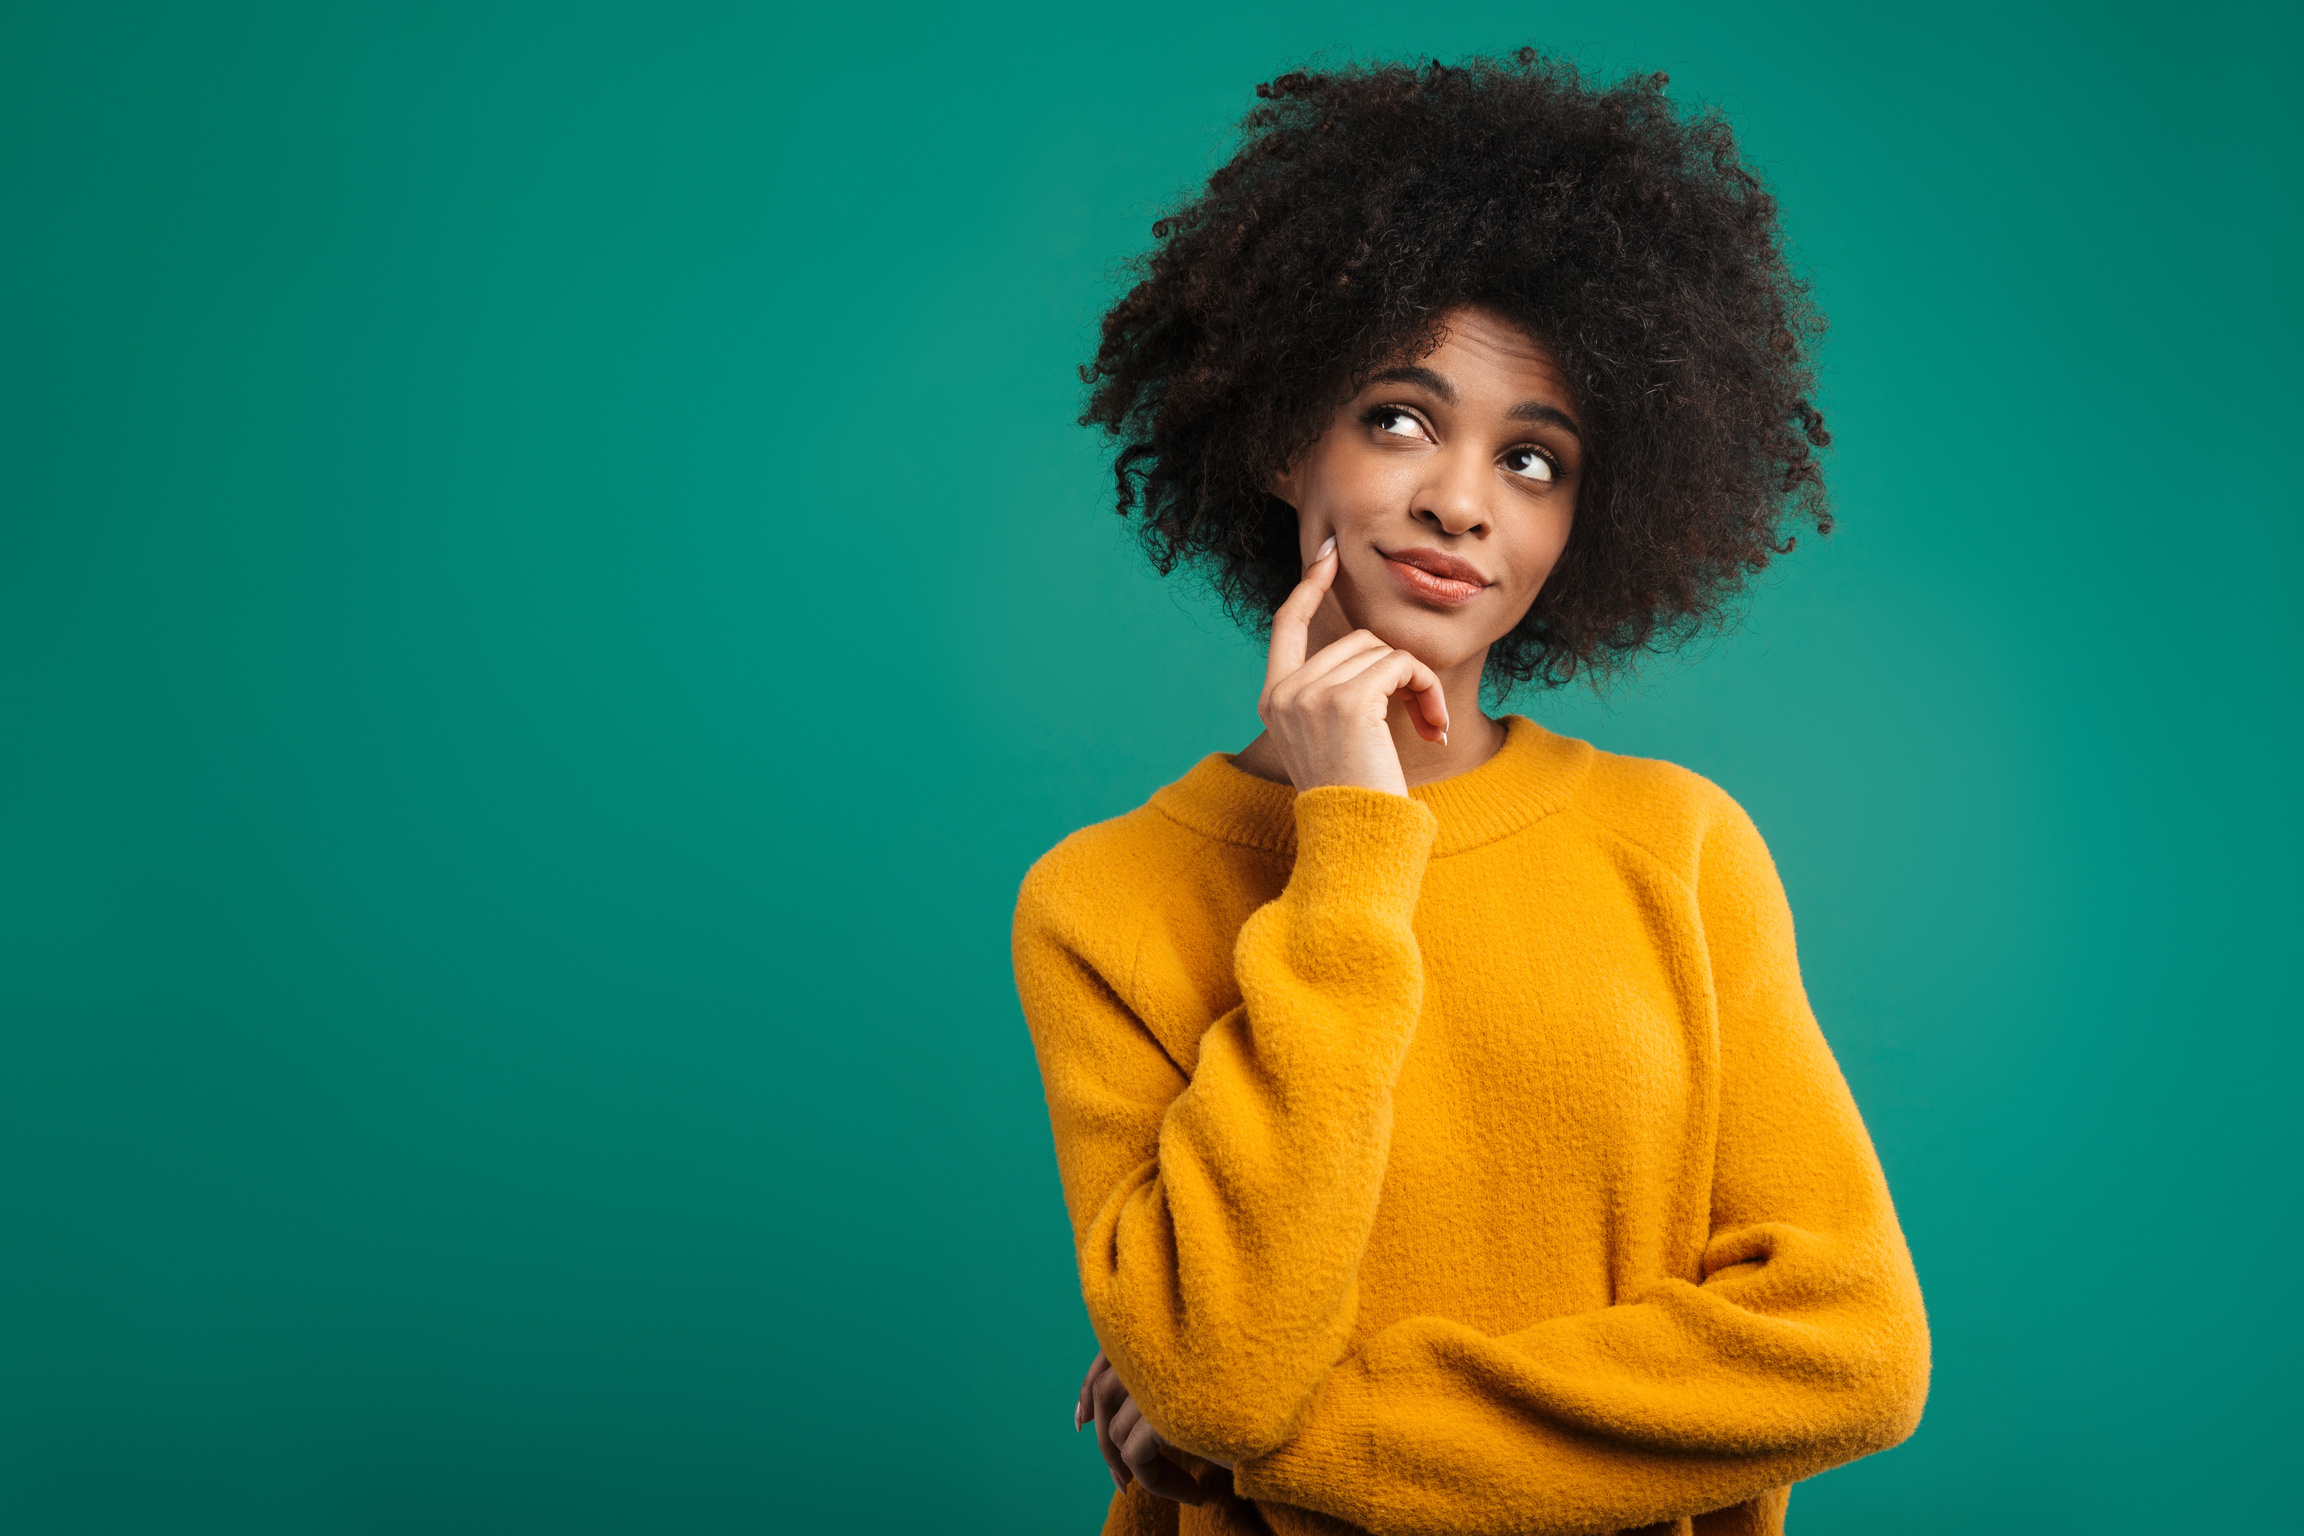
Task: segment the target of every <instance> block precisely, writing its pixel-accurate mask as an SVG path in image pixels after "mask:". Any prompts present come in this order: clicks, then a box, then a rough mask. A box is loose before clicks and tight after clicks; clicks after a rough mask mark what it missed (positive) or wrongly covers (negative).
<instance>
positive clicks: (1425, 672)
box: [1256, 534, 1448, 795]
mask: <svg viewBox="0 0 2304 1536" xmlns="http://www.w3.org/2000/svg"><path fill="white" fill-rule="evenodd" d="M1337 564H1338V561H1337V558H1336V539H1335V536H1334V535H1333V534H1331V535H1330V536H1329V538H1328V542H1327V543H1325V544H1323V545H1321V546H1320V553H1318V554H1317V555H1314V556H1313V557H1312V563H1311V564H1310V565H1308V566H1306V567H1305V568H1304V579H1303V580H1302V581H1300V582H1298V583H1297V584H1296V590H1295V591H1293V592H1291V593H1289V594H1288V600H1287V601H1286V602H1284V603H1282V604H1281V605H1280V608H1279V611H1278V612H1276V613H1274V614H1273V615H1272V650H1271V654H1270V656H1269V658H1268V659H1267V660H1266V662H1265V664H1264V692H1263V693H1262V695H1261V696H1259V697H1258V698H1257V700H1256V713H1257V715H1258V716H1259V717H1260V718H1261V719H1262V720H1263V722H1264V730H1265V733H1266V735H1268V736H1269V737H1270V738H1271V739H1272V742H1273V745H1274V746H1275V747H1277V748H1278V749H1279V753H1280V761H1281V762H1282V764H1284V765H1285V766H1286V768H1287V770H1288V780H1289V782H1290V783H1292V784H1294V785H1295V786H1296V790H1297V792H1298V793H1299V794H1301V793H1303V792H1304V791H1305V790H1308V789H1318V788H1320V787H1322V786H1323V785H1329V784H1349V785H1357V786H1359V787H1360V788H1362V789H1376V790H1382V791H1384V792H1385V793H1386V794H1393V795H1405V794H1407V793H1408V778H1407V775H1406V774H1404V773H1402V772H1401V769H1400V751H1399V749H1398V748H1397V747H1395V746H1394V745H1393V744H1392V730H1391V727H1390V725H1389V724H1387V718H1388V716H1389V715H1390V713H1391V708H1392V696H1393V695H1394V694H1396V693H1401V692H1406V693H1407V694H1408V695H1409V698H1408V718H1409V719H1410V720H1411V721H1413V722H1414V723H1415V726H1416V734H1417V735H1419V736H1421V737H1423V738H1424V739H1425V740H1426V741H1436V742H1446V741H1447V740H1448V701H1447V699H1446V697H1445V696H1444V695H1443V694H1442V693H1441V691H1440V678H1439V676H1438V675H1437V674H1436V673H1434V672H1433V670H1432V669H1431V668H1430V667H1428V666H1426V665H1424V663H1423V662H1421V661H1418V660H1417V659H1416V658H1415V657H1414V656H1411V655H1409V654H1408V653H1407V652H1406V651H1398V650H1394V649H1393V648H1392V647H1391V646H1389V645H1386V644H1385V643H1384V642H1383V641H1381V640H1379V639H1377V638H1376V637H1375V636H1374V635H1372V634H1370V633H1368V631H1366V630H1364V629H1356V630H1354V631H1352V633H1350V634H1348V635H1346V636H1345V637H1344V638H1343V639H1341V640H1339V641H1337V642H1335V643H1334V644H1333V645H1327V646H1323V647H1321V649H1320V651H1319V653H1318V654H1317V655H1315V656H1313V657H1312V659H1311V660H1309V661H1307V660H1305V659H1304V650H1305V647H1306V646H1307V645H1309V644H1310V643H1311V632H1312V615H1313V614H1314V613H1315V612H1317V611H1318V610H1319V607H1320V601H1321V599H1322V598H1324V597H1326V596H1327V595H1328V589H1329V587H1330V586H1331V585H1332V584H1333V583H1334V582H1335V580H1336V567H1337Z"/></svg>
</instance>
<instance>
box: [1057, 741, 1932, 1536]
mask: <svg viewBox="0 0 2304 1536" xmlns="http://www.w3.org/2000/svg"><path fill="white" fill-rule="evenodd" d="M1506 725H1507V731H1508V734H1507V737H1506V742H1505V745H1504V747H1503V748H1502V749H1501V750H1500V751H1499V752H1498V753H1497V754H1496V756H1495V757H1493V758H1491V759H1490V760H1489V761H1488V762H1487V763H1485V764H1483V765H1481V766H1480V767H1479V768H1477V769H1475V770H1473V771H1472V772H1470V773H1467V774H1463V775H1461V776H1459V777H1457V778H1453V779H1447V780H1443V781H1441V782H1439V783H1436V784H1429V785H1425V786H1423V787H1421V788H1418V789H1416V790H1414V791H1412V792H1411V794H1410V796H1409V798H1406V799H1403V798H1401V797H1399V796H1397V795H1387V794H1382V793H1379V792H1377V791H1374V790H1365V789H1341V788H1329V789H1315V790H1312V791H1310V792H1308V793H1305V794H1302V795H1298V794H1296V793H1295V792H1294V791H1293V790H1291V789H1289V788H1287V787H1286V786H1284V785H1278V784H1272V783H1268V782H1266V781H1264V780H1261V779H1258V778H1255V777H1253V776H1251V775H1249V774H1247V773H1244V772H1242V771H1241V770H1240V769H1239V768H1236V767H1234V766H1233V765H1232V763H1231V760H1230V759H1229V758H1227V757H1224V756H1222V755H1212V756H1210V757H1207V758H1205V759H1203V760H1202V761H1201V762H1200V764H1199V765H1198V766H1197V767H1195V768H1194V769H1193V770H1192V771H1191V772H1190V773H1188V774H1186V775H1185V776H1184V777H1183V778H1182V779H1180V780H1178V781H1177V782H1176V783H1174V784H1171V785H1169V786H1168V787H1167V788H1165V789H1162V790H1160V791H1159V792H1158V793H1157V794H1155V795H1154V796H1153V797H1152V799H1151V801H1150V803H1148V804H1147V805H1145V806H1143V807H1141V808H1139V809H1138V810H1135V811H1132V812H1130V813H1129V814H1127V815H1125V816H1122V817H1119V818H1117V819H1115V820H1112V821H1108V822H1104V823H1102V824H1100V825H1098V826H1093V827H1089V828H1086V829H1085V830H1083V831H1080V832H1076V833H1074V834H1073V835H1072V836H1071V837H1068V838H1066V839H1065V840H1064V841H1063V842H1062V843H1061V844H1059V845H1058V846H1057V847H1056V848H1055V849H1054V850H1052V851H1051V852H1049V853H1048V854H1047V855H1046V856H1045V857H1043V858H1042V859H1041V860H1040V861H1039V862H1038V863H1037V864H1036V865H1034V866H1033V868H1032V871H1031V873H1030V874H1029V875H1028V876H1027V877H1026V878H1025V881H1024V887H1023V892H1022V896H1021V899H1020V900H1019V902H1018V904H1017V910H1016V927H1015V959H1016V981H1017V988H1018V991H1019V993H1020V994H1021V996H1022V999H1023V1004H1024V1015H1025V1019H1026V1021H1027V1023H1028V1024H1029V1026H1030V1029H1031V1033H1032V1042H1033V1046H1034V1048H1035V1050H1036V1051H1037V1052H1038V1054H1039V1061H1040V1071H1041V1076H1042V1081H1043V1083H1044V1084H1045V1086H1046V1089H1047V1095H1048V1111H1049V1118H1050V1120H1051V1122H1052V1123H1053V1125H1054V1128H1055V1135H1056V1157H1057V1165H1058V1168H1059V1171H1060V1173H1061V1175H1062V1179H1063V1185H1064V1198H1065V1202H1066V1204H1067V1206H1068V1207H1069V1209H1070V1212H1071V1217H1072V1229H1073V1233H1074V1236H1075V1238H1076V1239H1077V1248H1078V1257H1079V1263H1080V1281H1081V1290H1082V1293H1083V1294H1084V1296H1085V1297H1086V1299H1087V1304H1088V1316H1089V1319H1090V1321H1091V1322H1092V1323H1093V1325H1094V1327H1095V1330H1096V1336H1097V1338H1098V1339H1099V1340H1100V1341H1101V1342H1102V1343H1103V1346H1104V1350H1105V1353H1106V1354H1107V1355H1108V1356H1109V1357H1110V1359H1111V1361H1112V1364H1113V1366H1114V1368H1115V1369H1116V1370H1117V1371H1118V1372H1119V1375H1120V1379H1121V1380H1122V1381H1123V1382H1124V1383H1126V1384H1127V1386H1128V1388H1129V1390H1130V1391H1131V1392H1132V1393H1133V1394H1134V1396H1135V1397H1136V1400H1137V1403H1138V1405H1139V1407H1140V1409H1141V1411H1142V1412H1143V1414H1144V1416H1145V1418H1146V1419H1148V1420H1149V1421H1150V1422H1151V1423H1152V1425H1153V1426H1154V1427H1155V1428H1156V1429H1158V1430H1159V1431H1160V1432H1161V1433H1162V1434H1163V1435H1165V1436H1167V1438H1168V1439H1170V1440H1171V1441H1173V1442H1175V1443H1176V1444H1177V1445H1178V1446H1180V1447H1183V1448H1184V1449H1186V1450H1188V1451H1196V1452H1202V1453H1207V1454H1211V1455H1215V1456H1219V1457H1222V1458H1224V1459H1225V1460H1227V1461H1236V1462H1237V1463H1238V1469H1237V1471H1236V1473H1235V1478H1234V1486H1235V1491H1236V1494H1237V1495H1238V1496H1237V1497H1226V1498H1223V1499H1220V1500H1215V1501H1212V1502H1210V1503H1207V1504H1203V1505H1199V1506H1196V1507H1194V1506H1179V1505H1175V1504H1170V1503H1167V1502H1165V1501H1163V1500H1159V1499H1155V1498H1153V1497H1152V1496H1150V1495H1149V1494H1146V1493H1145V1492H1144V1491H1143V1490H1142V1488H1141V1487H1140V1486H1139V1485H1136V1484H1134V1483H1131V1484H1130V1486H1129V1487H1128V1489H1127V1490H1125V1491H1124V1492H1122V1493H1120V1494H1117V1495H1115V1497H1114V1499H1113V1504H1112V1510H1111V1514H1110V1517H1109V1518H1108V1520H1107V1523H1106V1525H1105V1530H1106V1531H1107V1532H1108V1533H1118V1532H1128V1533H1140V1536H1149V1533H1154V1532H1161V1533H1166V1532H1177V1533H1179V1536H1191V1533H1206V1532H1240V1533H1260V1532H1262V1531H1263V1530H1265V1529H1266V1527H1267V1526H1268V1527H1269V1529H1270V1530H1271V1531H1273V1532H1276V1533H1278V1536H1296V1533H1302V1532H1324V1533H1336V1532H1348V1531H1352V1530H1354V1529H1360V1530H1365V1531H1371V1532H1377V1533H1380V1536H1388V1533H1402V1536H1406V1533H1424V1532H1429V1533H1435V1536H1437V1533H1443V1532H1445V1533H1451V1536H1454V1533H1485V1532H1496V1533H1503V1532H1513V1533H1523V1532H1563V1533H1565V1532H1612V1531H1618V1530H1626V1529H1631V1528H1636V1527H1641V1526H1645V1525H1649V1524H1651V1523H1654V1524H1657V1525H1659V1527H1660V1528H1661V1529H1663V1530H1680V1531H1684V1532H1685V1531H1689V1530H1691V1529H1693V1530H1694V1531H1696V1532H1700V1533H1708V1536H1710V1533H1727V1532H1738V1533H1743V1532H1764V1531H1776V1530H1779V1529H1781V1527H1782V1521H1783V1512H1784V1507H1785V1497H1786V1494H1785V1490H1786V1489H1787V1487H1788V1485H1790V1484H1791V1483H1792V1482H1793V1481H1794V1480H1796V1479H1798V1478H1803V1477H1807V1476H1810V1475H1811V1474H1814V1473H1816V1472H1820V1471H1822V1470H1824V1469H1825V1468H1827V1467H1830V1466H1834V1465H1836V1464H1838V1463H1841V1462H1845V1461H1849V1460H1851V1459H1853V1458H1855V1457H1858V1456H1862V1455H1865V1454H1866V1453H1868V1452H1871V1451H1876V1450H1880V1449H1882V1448H1884V1447H1886V1446H1890V1445H1894V1444H1895V1443H1897V1442H1898V1441H1900V1440H1902V1439H1903V1438H1904V1437H1905V1436H1906V1435H1908V1434H1910V1433H1911V1432H1912V1429H1913V1426H1914V1425H1915V1424H1916V1423H1917V1422H1918V1420H1919V1417H1920V1406H1921V1402H1922V1400H1923V1398H1924V1397H1925V1396H1926V1393H1927V1380H1928V1334H1927V1324H1926V1321H1925V1319H1924V1317H1923V1315H1922V1312H1921V1304H1920V1290H1919V1284H1918V1282H1917V1280H1916V1279H1915V1278H1914V1276H1913V1272H1912V1262H1911V1258H1910V1255H1909V1254H1908V1253H1907V1251H1906V1249H1905V1245H1904V1237H1903V1233H1902V1232H1901V1231H1900V1230H1899V1229H1898V1227H1897V1224H1896V1215H1895V1211H1894V1210H1893V1208H1892V1207H1891V1206H1890V1204H1889V1200H1888V1188H1887V1185H1886V1182H1885V1181H1884V1179H1883V1178H1882V1176H1881V1171H1880V1163H1879V1159H1878V1158H1877V1157H1876V1156H1875V1155H1874V1153H1873V1150H1872V1144H1871V1141H1870V1139H1869V1138H1868V1137H1867V1136H1866V1134H1865V1131H1864V1125H1863V1122H1862V1120H1861V1119H1860V1118H1859V1117H1858V1115H1857V1112H1856V1105H1855V1102H1854V1101H1853V1100H1852V1099H1851V1098H1850V1096H1849V1092H1848V1088H1847V1085H1846V1083H1845V1082H1844V1081H1843V1079H1842V1077H1841V1075H1840V1070H1839V1067H1838V1066H1837V1064H1835V1062H1834V1061H1833V1059H1832V1054H1831V1051H1830V1050H1829V1049H1828V1048H1827V1047H1826V1045H1825V1043H1824V1037H1823V1035H1822V1034H1821V1033H1820V1032H1819V1031H1818V1029H1817V1027H1816V1021H1815V1018H1814V1016H1813V1015H1812V1014H1811V1013H1810V1011H1809V1008H1808V1000H1807V996H1806V994H1805V992H1804V991H1803V989H1802V987H1801V984H1800V972H1799V964H1798V960H1797V958H1796V957H1795V954H1794V950H1793V941H1792V917H1791V913H1790V911H1789V910H1788V909H1787V908H1786V905H1785V901H1784V894H1783V887H1782V885H1781V884H1780V883H1779V881H1778V880H1777V876H1776V869H1775V865H1774V864H1773V863H1772V862H1771V861H1770V859H1769V857H1768V851H1767V848H1766V847H1765V846H1764V845H1763V844H1762V842H1761V840H1760V835H1759V833H1758V832H1757V831H1756V830H1755V829H1754V828H1753V825H1752V823H1751V820H1750V819H1749V818H1748V817H1746V816H1745V814H1744V812H1743V810H1742V809H1741V808H1740V807H1739V806H1738V805H1737V804H1736V803H1735V801H1733V800H1731V799H1730V798H1729V797H1728V796H1727V794H1725V793H1724V792H1723V791H1721V790H1720V789H1718V788H1717V787H1715V786H1714V785H1713V784H1711V783H1710V782H1708V781H1707V780H1705V779H1702V778H1700V777H1698V776H1697V775H1695V774H1693V773H1690V772H1688V771H1687V770H1685V769H1682V768H1676V767H1673V766H1672V765H1670V764H1668V763H1659V762H1650V761H1647V760H1644V759H1640V758H1630V757H1619V756H1616V755H1614V754H1611V753H1606V752H1601V751H1597V750H1595V749H1594V748H1592V747H1591V746H1589V745H1588V744H1586V743H1584V742H1581V741H1576V740H1572V739H1570V738H1567V737H1563V736H1558V735H1554V734H1553V733H1551V732H1549V731H1547V730H1545V729H1543V728H1542V727H1541V726H1538V725H1536V724H1534V723H1533V722H1531V721H1529V720H1526V719H1524V718H1522V717H1520V716H1517V715H1514V716H1509V717H1507V720H1506ZM1707 1512H1716V1513H1707ZM1696 1516H1703V1517H1704V1518H1699V1519H1691V1517H1696Z"/></svg>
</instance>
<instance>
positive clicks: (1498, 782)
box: [1152, 715, 1594, 859]
mask: <svg viewBox="0 0 2304 1536" xmlns="http://www.w3.org/2000/svg"><path fill="white" fill-rule="evenodd" d="M1503 725H1504V745H1502V746H1501V747H1498V748H1497V749H1496V753H1495V755H1494V756H1493V757H1491V758H1489V759H1488V761H1486V762H1484V763H1482V764H1481V765H1480V766H1479V767H1477V768H1474V769H1472V770H1471V771H1470V772H1468V773H1459V774H1457V775H1455V776H1454V777H1453V778H1446V779H1436V780H1434V781H1433V782H1432V783H1430V784H1419V785H1416V786H1415V787H1414V788H1412V789H1410V790H1409V791H1408V798H1409V799H1411V800H1415V801H1418V802H1420V803H1421V804H1423V805H1424V806H1425V807H1426V808H1427V809H1429V810H1430V811H1431V812H1432V814H1433V815H1434V816H1435V817H1437V818H1438V819H1439V822H1440V832H1439V837H1438V839H1437V841H1435V843H1434V844H1433V847H1432V857H1434V858H1436V859H1437V858H1446V857H1447V856H1448V855H1449V854H1452V853H1464V852H1467V851H1468V850H1470V849H1474V848H1479V847H1483V846H1485V845H1486V844H1489V843H1493V842H1495V841H1497V840H1498V839H1499V838H1505V837H1509V836H1511V835H1512V834H1513V833H1515V832H1517V831H1519V830H1520V829H1521V828H1522V827H1525V826H1527V825H1528V824H1529V823H1531V822H1534V821H1537V820H1539V819H1541V818H1542V817H1545V816H1549V815H1551V814H1552V813H1553V812H1554V811H1557V810H1560V809H1561V808H1562V807H1564V806H1566V805H1567V804H1568V802H1569V800H1570V799H1571V798H1573V797H1574V795H1575V793H1576V786H1577V784H1578V783H1579V782H1581V780H1582V779H1583V777H1584V775H1585V773H1586V772H1587V771H1588V770H1589V769H1590V767H1591V765H1592V758H1593V755H1594V749H1593V747H1592V745H1591V743H1589V742H1585V741H1579V740H1577V739H1576V738H1575V737H1573V736H1561V735H1557V734H1555V733H1554V732H1551V731H1548V730H1546V729H1544V727H1542V726H1540V725H1538V724H1537V723H1536V722H1535V721H1533V720H1531V719H1529V718H1528V717H1527V716H1526V715H1506V716H1504V717H1503ZM1232 757H1233V755H1232V754H1231V753H1228V752H1211V753H1209V754H1208V755H1207V756H1206V757H1204V758H1202V759H1200V761H1199V762H1198V763H1196V764H1194V765H1193V767H1192V770H1191V772H1189V773H1187V774H1185V775H1184V777H1182V778H1181V779H1178V780H1177V781H1176V782H1175V783H1173V784H1170V785H1168V786H1166V787H1165V788H1162V789H1160V790H1157V791H1155V792H1154V794H1153V796H1152V804H1153V806H1154V807H1155V808H1157V809H1158V810H1160V811H1162V812H1164V813H1166V814H1167V815H1169V816H1170V817H1173V818H1174V819H1175V820H1177V821H1179V822H1181V823H1183V824H1184V825H1185V826H1187V827H1189V828H1191V829H1192V830H1193V831H1195V832H1198V833H1201V834H1202V835H1203V836H1207V837H1213V838H1216V839H1218V840H1219V841H1222V842H1227V843H1238V844H1241V845H1243V846H1245V847H1249V848H1262V849H1265V850H1267V851H1269V852H1273V853H1293V852H1294V851H1295V848H1296V791H1295V789H1294V788H1293V787H1292V786H1290V785H1287V784H1275V783H1273V782H1272V781H1271V780H1270V779H1260V778H1258V777H1257V776H1256V775H1254V774H1252V773H1250V772H1249V771H1248V770H1247V769H1245V768H1242V767H1240V766H1239V765H1238V764H1237V763H1235V762H1234V761H1233V760H1232Z"/></svg>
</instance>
